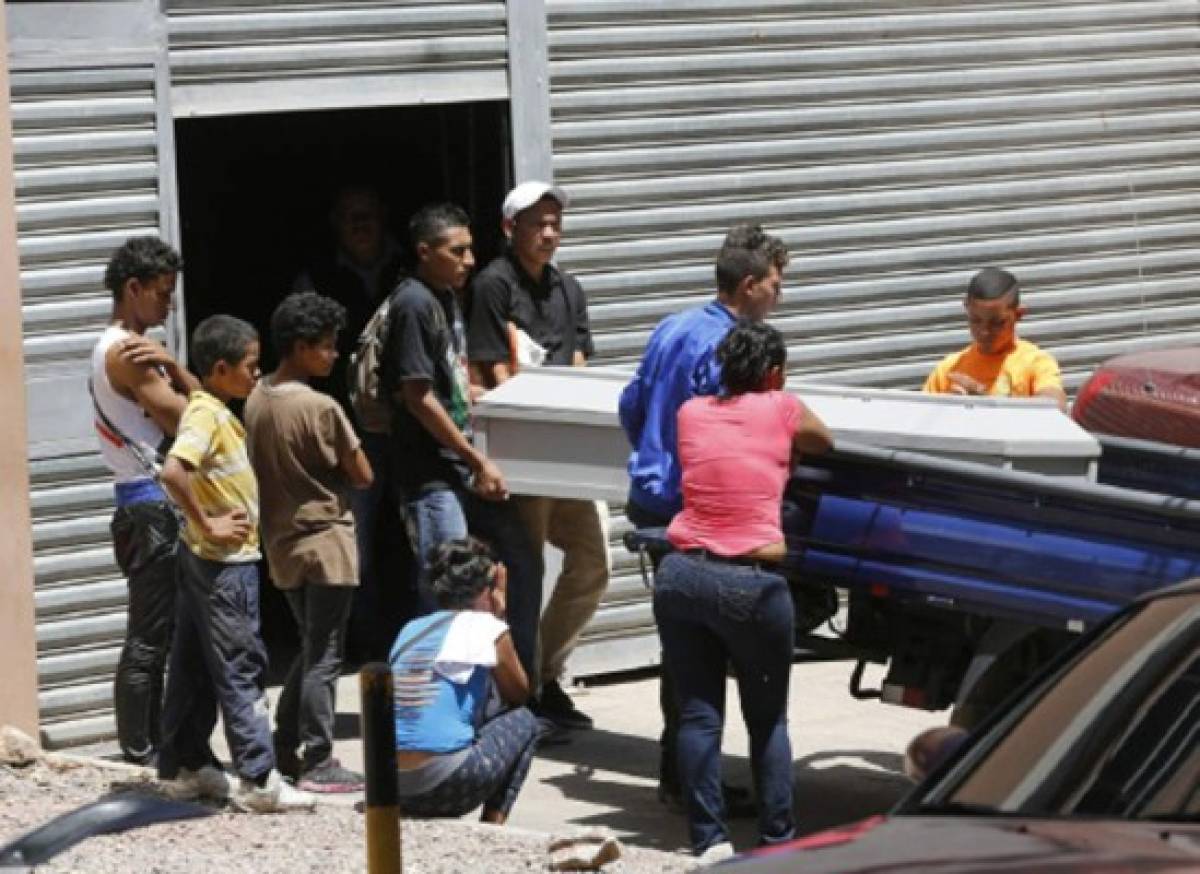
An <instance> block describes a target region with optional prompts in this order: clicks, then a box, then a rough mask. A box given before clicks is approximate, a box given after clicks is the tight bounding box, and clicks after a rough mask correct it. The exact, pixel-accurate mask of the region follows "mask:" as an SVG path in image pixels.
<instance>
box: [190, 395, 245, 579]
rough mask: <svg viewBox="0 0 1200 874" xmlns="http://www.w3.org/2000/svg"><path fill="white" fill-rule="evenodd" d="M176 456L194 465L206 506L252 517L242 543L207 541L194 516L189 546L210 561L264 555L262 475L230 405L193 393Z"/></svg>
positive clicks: (194, 484) (194, 482) (194, 481)
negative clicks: (260, 527) (260, 504)
mask: <svg viewBox="0 0 1200 874" xmlns="http://www.w3.org/2000/svg"><path fill="white" fill-rule="evenodd" d="M171 455H174V456H175V457H177V458H179V459H180V460H181V461H186V462H187V463H188V464H189V465H191V467H192V469H193V473H192V476H191V477H190V478H189V482H190V484H191V488H192V492H193V493H194V494H195V496H196V502H197V503H198V504H199V505H200V509H201V510H203V511H204V512H205V513H211V514H213V515H219V514H221V513H225V512H228V511H229V510H237V509H241V510H245V511H246V516H247V517H248V518H249V520H250V536H249V537H247V538H246V540H245V542H244V543H242V544H241V545H240V546H233V547H231V546H227V545H224V544H219V543H211V542H209V541H207V540H205V539H204V535H203V532H201V530H200V529H199V528H198V527H196V526H195V525H194V524H193V523H192V521H191V520H190V519H189V520H188V523H187V527H186V528H185V529H184V532H183V542H184V543H186V544H187V545H188V548H189V549H191V550H192V552H194V553H196V555H198V556H200V557H201V558H206V559H209V560H210V561H223V562H230V563H233V562H244V561H257V560H258V559H259V558H261V557H262V553H260V552H259V549H258V480H257V479H256V478H255V476H254V470H253V469H252V468H251V467H250V456H249V455H248V454H247V453H246V432H245V431H244V430H243V429H242V423H241V422H239V421H238V420H237V417H236V416H234V415H233V413H232V412H230V410H229V407H227V406H225V405H224V404H223V403H221V402H220V401H219V400H217V399H216V398H215V397H213V396H212V395H210V394H209V393H208V392H205V391H194V392H192V395H191V397H189V398H188V405H187V409H185V410H184V411H183V418H182V419H180V420H179V431H178V433H177V434H176V435H175V444H174V445H173V446H172V447H171Z"/></svg>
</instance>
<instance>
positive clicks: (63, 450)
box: [11, 65, 160, 746]
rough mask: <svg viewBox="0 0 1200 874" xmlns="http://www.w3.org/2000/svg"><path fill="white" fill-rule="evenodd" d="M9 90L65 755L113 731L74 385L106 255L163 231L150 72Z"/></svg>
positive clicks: (46, 593) (97, 546) (35, 455)
mask: <svg viewBox="0 0 1200 874" xmlns="http://www.w3.org/2000/svg"><path fill="white" fill-rule="evenodd" d="M11 78H12V115H13V139H14V150H15V161H16V187H17V216H18V231H19V239H20V242H19V245H20V255H21V292H22V309H23V315H24V333H25V342H24V345H25V367H26V384H27V386H28V395H29V409H30V414H29V431H30V456H31V476H32V481H33V494H32V509H33V517H34V522H33V539H34V572H35V585H36V604H37V623H38V629H37V634H38V675H39V684H40V706H41V718H42V728H43V732H44V739H45V741H46V742H47V743H48V744H49V745H51V746H63V745H68V744H78V743H86V742H88V741H91V740H95V739H98V738H101V737H107V736H111V734H112V733H113V720H112V714H111V706H112V705H111V698H112V672H113V669H114V667H115V665H116V659H117V654H118V652H119V649H120V645H121V641H122V639H123V636H124V631H125V611H124V605H125V583H124V581H123V580H122V579H121V577H120V573H119V572H118V570H117V568H116V566H115V565H114V563H113V557H112V547H111V544H110V541H109V535H108V520H109V517H110V515H111V513H112V508H111V502H112V486H111V480H110V478H109V477H108V475H107V474H106V471H105V468H104V466H103V464H102V463H101V461H100V458H99V455H97V454H96V453H95V449H94V445H95V438H94V436H93V434H92V429H91V407H90V404H89V402H88V400H87V389H86V382H85V379H86V377H85V374H86V372H87V362H88V359H89V356H90V352H91V348H92V345H93V344H94V343H95V340H96V336H97V333H98V331H99V330H100V329H101V328H103V326H104V325H105V324H106V323H107V321H108V318H109V315H110V313H111V310H112V301H111V298H110V296H109V294H108V293H107V291H105V290H104V288H103V285H102V278H103V273H104V265H105V263H106V262H107V260H108V256H109V255H110V253H111V252H112V250H113V249H114V248H116V247H117V246H119V245H120V244H121V243H122V242H123V241H124V240H125V239H126V238H127V237H129V236H131V235H134V234H157V233H160V219H159V199H158V190H159V167H158V161H157V149H158V145H157V140H158V134H157V129H156V112H157V109H156V103H155V70H154V67H153V66H151V65H147V66H129V67H117V68H104V69H98V68H87V69H73V70H72V69H50V70H36V69H20V70H15V71H14V72H13V73H12V77H11Z"/></svg>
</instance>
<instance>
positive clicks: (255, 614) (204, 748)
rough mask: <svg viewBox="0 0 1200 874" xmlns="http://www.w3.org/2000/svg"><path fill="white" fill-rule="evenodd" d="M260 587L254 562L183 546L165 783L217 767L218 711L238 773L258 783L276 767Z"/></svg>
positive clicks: (161, 764)
mask: <svg viewBox="0 0 1200 874" xmlns="http://www.w3.org/2000/svg"><path fill="white" fill-rule="evenodd" d="M258 585H259V582H258V566H257V565H256V564H255V563H254V562H247V563H243V564H225V563H223V562H218V561H207V560H205V559H202V558H199V557H197V556H196V555H195V554H194V553H193V552H192V551H191V550H190V549H188V548H187V547H186V546H181V547H180V548H179V601H178V609H177V611H176V614H175V639H174V641H173V642H172V646H171V660H170V670H169V671H168V673H167V692H166V699H165V701H164V702H163V727H162V731H163V741H162V750H161V752H160V753H159V757H158V773H159V776H160V777H162V778H164V779H172V778H174V777H175V776H176V774H177V773H178V770H179V768H181V767H183V768H189V769H191V770H195V769H197V768H200V767H201V766H203V765H206V764H215V763H216V757H215V756H214V755H213V752H212V748H211V747H210V746H209V745H208V739H209V738H210V737H211V736H212V732H213V728H214V727H215V726H216V723H217V709H218V708H220V713H221V719H222V721H223V722H224V724H225V740H226V742H227V743H228V744H229V752H230V754H231V756H232V758H233V767H234V770H235V771H236V772H237V773H238V774H239V775H240V776H242V777H246V778H248V779H252V780H253V779H257V778H260V777H262V776H264V775H265V774H266V773H267V772H268V771H270V770H271V769H272V768H274V767H275V752H274V749H273V747H272V743H271V723H270V718H269V717H268V715H267V697H266V695H265V694H264V692H263V676H264V674H265V672H266V668H267V651H266V648H265V647H264V646H263V643H262V638H261V637H260V636H259V591H258Z"/></svg>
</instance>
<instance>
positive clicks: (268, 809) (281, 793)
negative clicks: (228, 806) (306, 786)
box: [230, 770, 317, 813]
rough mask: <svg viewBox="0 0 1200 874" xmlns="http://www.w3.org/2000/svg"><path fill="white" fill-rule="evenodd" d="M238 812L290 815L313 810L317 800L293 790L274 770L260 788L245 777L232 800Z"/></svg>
mask: <svg viewBox="0 0 1200 874" xmlns="http://www.w3.org/2000/svg"><path fill="white" fill-rule="evenodd" d="M230 801H231V802H232V803H233V806H234V807H235V808H236V809H237V810H241V811H244V812H246V813H290V812H291V811H293V810H312V809H313V808H314V807H316V806H317V799H316V798H314V797H313V796H312V795H309V794H308V793H307V792H301V791H300V790H299V789H293V788H292V787H291V786H289V785H288V784H287V783H286V782H284V779H283V775H282V774H280V773H279V772H278V771H275V770H272V771H271V773H270V775H268V777H267V782H266V784H264V785H262V786H259V785H258V784H257V783H255V782H254V781H253V780H247V779H246V778H245V777H243V778H242V779H241V782H240V783H239V784H238V788H237V791H236V792H235V793H234V794H233V797H232V798H230Z"/></svg>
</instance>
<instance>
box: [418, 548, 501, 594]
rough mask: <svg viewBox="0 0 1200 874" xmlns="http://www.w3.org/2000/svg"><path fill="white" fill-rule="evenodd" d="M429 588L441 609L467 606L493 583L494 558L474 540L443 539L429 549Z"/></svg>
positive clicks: (494, 580)
mask: <svg viewBox="0 0 1200 874" xmlns="http://www.w3.org/2000/svg"><path fill="white" fill-rule="evenodd" d="M428 560H429V587H430V590H431V592H432V594H433V600H434V603H436V604H437V605H438V607H439V608H440V609H442V610H463V609H466V608H467V607H470V606H471V604H473V603H474V602H475V599H476V598H478V597H479V594H480V592H482V591H484V589H487V588H489V587H491V586H494V585H495V584H496V573H495V571H496V557H495V555H493V554H492V550H491V549H490V548H489V547H488V545H487V544H486V543H484V542H483V541H482V540H479V539H477V538H475V537H466V538H463V539H461V540H446V541H443V542H442V543H439V544H438V545H437V546H435V547H433V549H431V550H429V556H428Z"/></svg>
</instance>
